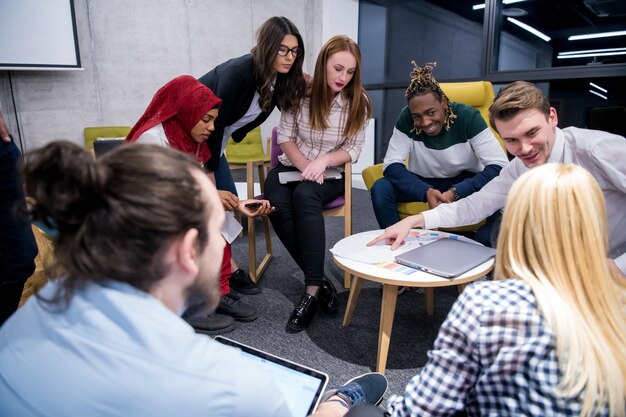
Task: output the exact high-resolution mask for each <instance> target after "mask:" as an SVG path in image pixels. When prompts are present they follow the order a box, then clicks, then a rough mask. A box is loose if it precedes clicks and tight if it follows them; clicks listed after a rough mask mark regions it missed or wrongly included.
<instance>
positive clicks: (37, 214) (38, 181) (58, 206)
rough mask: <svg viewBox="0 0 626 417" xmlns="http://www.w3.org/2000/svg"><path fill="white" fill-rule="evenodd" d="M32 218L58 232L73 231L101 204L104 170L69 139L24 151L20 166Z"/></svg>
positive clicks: (104, 180)
mask: <svg viewBox="0 0 626 417" xmlns="http://www.w3.org/2000/svg"><path fill="white" fill-rule="evenodd" d="M21 172H22V176H23V177H24V180H25V182H26V190H27V193H28V195H29V196H30V197H31V198H32V200H34V206H33V207H32V214H33V217H34V218H35V219H37V220H42V221H44V222H47V223H50V222H51V221H52V222H53V223H54V225H55V226H56V227H57V228H58V229H59V231H68V230H73V229H75V228H77V227H78V226H80V225H81V224H82V223H83V221H84V219H85V217H86V216H87V215H89V214H90V213H91V212H93V211H94V210H97V209H98V207H100V206H102V204H103V194H104V188H105V184H106V177H107V169H106V168H105V167H99V164H98V163H97V162H96V161H95V160H94V159H93V157H92V156H91V155H90V154H89V153H88V152H87V151H86V150H85V149H83V148H81V147H80V146H78V145H76V144H74V143H71V142H69V141H57V142H52V143H50V144H48V145H46V146H44V147H43V148H40V149H37V150H35V151H33V152H30V153H29V154H27V155H26V156H25V158H24V162H23V164H22V166H21Z"/></svg>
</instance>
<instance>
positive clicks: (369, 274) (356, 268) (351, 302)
mask: <svg viewBox="0 0 626 417" xmlns="http://www.w3.org/2000/svg"><path fill="white" fill-rule="evenodd" d="M382 232H383V231H382V230H373V231H368V232H362V233H358V234H354V235H351V236H348V237H346V238H344V239H342V240H341V241H339V242H338V243H337V245H341V246H342V247H343V248H345V247H346V246H348V247H349V246H350V245H352V244H354V245H355V249H357V248H356V246H359V245H360V246H363V242H364V241H370V240H372V239H374V238H375V237H376V236H378V235H380V234H381V233H382ZM414 232H416V233H422V234H423V233H431V234H434V235H440V236H441V237H444V236H456V235H454V234H451V233H444V232H436V231H425V230H419V231H418V230H414ZM458 238H459V239H463V240H468V241H471V239H468V238H465V237H462V236H458ZM337 245H335V247H337ZM333 260H334V261H335V263H336V264H337V266H339V268H341V269H342V270H344V271H345V272H348V273H350V274H352V275H353V276H354V278H353V279H352V285H351V286H350V295H349V297H348V305H347V306H346V312H345V315H344V317H343V325H344V327H345V326H348V325H349V324H350V321H351V320H352V314H353V313H354V309H355V307H356V303H357V300H358V298H359V294H360V292H361V286H362V285H363V280H368V281H373V282H379V283H381V284H383V297H382V302H381V306H380V328H379V332H378V355H377V359H376V371H377V372H381V373H384V372H385V369H386V365H387V355H388V353H389V342H390V339H391V329H392V327H393V318H394V315H395V310H396V300H397V297H398V288H399V287H403V286H408V287H421V288H424V292H425V298H426V312H427V314H428V315H432V314H433V309H434V306H433V297H434V291H433V289H434V288H435V287H447V286H451V285H456V286H458V288H459V291H462V290H463V288H464V287H465V285H467V284H469V283H470V282H472V281H474V280H476V279H477V278H480V277H482V276H485V275H486V274H488V273H489V272H490V271H491V270H492V269H493V265H494V259H493V258H492V259H489V260H488V261H486V262H483V263H482V264H480V265H478V266H477V267H475V268H472V269H470V270H469V271H467V272H465V273H464V274H462V275H460V276H458V277H456V278H453V279H448V278H442V277H439V276H437V275H433V274H431V273H428V272H424V271H419V270H417V269H415V270H411V271H407V270H406V269H407V267H404V266H401V265H398V264H395V263H394V262H392V260H393V258H392V259H390V260H389V262H387V263H386V264H384V265H372V264H371V263H366V262H361V261H358V260H353V259H347V258H344V257H341V256H337V255H336V254H335V253H333Z"/></svg>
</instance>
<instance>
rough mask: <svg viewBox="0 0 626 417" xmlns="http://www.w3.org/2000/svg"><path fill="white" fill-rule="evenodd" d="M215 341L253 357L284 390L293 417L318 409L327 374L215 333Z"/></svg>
mask: <svg viewBox="0 0 626 417" xmlns="http://www.w3.org/2000/svg"><path fill="white" fill-rule="evenodd" d="M215 340H216V341H218V342H220V343H223V344H225V345H228V346H233V347H237V348H239V349H241V351H242V352H243V354H244V355H246V356H247V357H249V358H251V359H253V360H254V361H255V362H256V363H257V364H258V366H259V367H260V368H261V369H262V370H263V371H265V372H266V373H267V374H268V375H269V376H270V377H271V378H272V380H273V381H274V383H275V384H276V386H277V387H278V389H280V390H281V391H282V392H283V393H284V396H285V399H286V400H287V403H288V404H289V408H290V409H291V412H292V415H293V416H294V417H306V416H308V415H309V414H312V413H313V412H314V411H315V409H316V408H317V405H318V404H319V402H320V400H321V398H322V394H323V393H324V390H325V389H326V385H327V384H328V375H327V374H325V373H323V372H320V371H316V370H315V369H312V368H308V367H306V366H304V365H300V364H297V363H295V362H291V361H288V360H287V359H283V358H279V357H278V356H274V355H272V354H270V353H267V352H263V351H262V350H259V349H255V348H253V347H250V346H248V345H244V344H243V343H240V342H237V341H235V340H232V339H228V338H226V337H224V336H215Z"/></svg>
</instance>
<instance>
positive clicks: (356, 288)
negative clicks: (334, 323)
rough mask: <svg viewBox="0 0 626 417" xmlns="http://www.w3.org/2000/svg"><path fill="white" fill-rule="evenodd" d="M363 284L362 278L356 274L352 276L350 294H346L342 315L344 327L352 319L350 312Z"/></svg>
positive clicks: (352, 310)
mask: <svg viewBox="0 0 626 417" xmlns="http://www.w3.org/2000/svg"><path fill="white" fill-rule="evenodd" d="M362 285H363V279H362V278H359V277H357V276H356V275H355V276H354V278H352V285H350V295H349V296H348V305H347V306H346V312H345V314H344V315H343V327H346V326H348V325H349V324H350V322H351V321H352V313H354V308H355V307H356V301H357V300H358V299H359V295H360V294H361V286H362Z"/></svg>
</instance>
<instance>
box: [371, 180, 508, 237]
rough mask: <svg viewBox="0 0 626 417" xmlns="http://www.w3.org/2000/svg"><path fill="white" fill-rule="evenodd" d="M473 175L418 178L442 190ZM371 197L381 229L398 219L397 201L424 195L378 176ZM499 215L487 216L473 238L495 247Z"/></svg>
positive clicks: (416, 199) (420, 197) (403, 201)
mask: <svg viewBox="0 0 626 417" xmlns="http://www.w3.org/2000/svg"><path fill="white" fill-rule="evenodd" d="M474 175H475V174H473V173H471V172H467V171H464V172H462V173H461V174H459V175H457V176H456V177H453V178H421V177H419V178H420V179H421V180H422V181H425V182H427V183H428V184H430V185H431V186H432V187H433V188H435V189H437V190H439V191H441V192H444V191H446V190H448V189H449V188H450V187H451V186H453V185H454V184H456V183H458V182H460V181H462V180H464V179H465V178H468V177H471V176H474ZM371 197H372V205H373V207H374V214H375V215H376V220H377V221H378V225H379V226H380V228H381V229H386V228H387V227H389V226H391V225H393V224H395V223H397V222H399V221H400V214H399V213H398V208H397V207H396V205H397V204H398V203H409V202H412V201H422V202H423V198H424V196H418V195H413V194H410V193H403V192H402V191H400V190H398V189H397V188H395V187H394V186H393V184H392V183H391V181H389V180H388V179H387V178H385V177H382V178H380V179H379V180H377V181H376V182H375V183H374V185H373V186H372V190H371ZM501 217H502V215H501V213H500V211H499V210H498V211H497V212H496V213H494V214H492V215H491V216H489V217H487V219H486V222H485V224H484V225H483V226H481V227H480V229H478V230H477V231H476V234H475V235H474V239H475V240H476V241H478V242H480V243H482V244H483V245H485V246H491V247H495V243H496V241H497V238H498V235H497V233H498V231H499V225H500V219H501Z"/></svg>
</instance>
